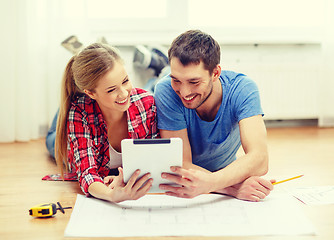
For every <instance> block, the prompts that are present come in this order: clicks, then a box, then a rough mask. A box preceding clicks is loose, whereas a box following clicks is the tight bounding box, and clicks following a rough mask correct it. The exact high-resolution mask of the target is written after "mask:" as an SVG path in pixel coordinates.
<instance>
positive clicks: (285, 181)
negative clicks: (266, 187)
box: [273, 175, 304, 185]
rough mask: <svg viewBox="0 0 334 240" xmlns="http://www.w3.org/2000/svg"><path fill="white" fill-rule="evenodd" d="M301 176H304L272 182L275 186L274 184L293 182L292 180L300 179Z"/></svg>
mask: <svg viewBox="0 0 334 240" xmlns="http://www.w3.org/2000/svg"><path fill="white" fill-rule="evenodd" d="M302 176H304V175H299V176H296V177H292V178H288V179H285V180H282V181H278V182H274V183H273V185H276V184H279V183H283V182H287V181H290V180H293V179H296V178H300V177H302Z"/></svg>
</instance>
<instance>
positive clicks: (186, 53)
mask: <svg viewBox="0 0 334 240" xmlns="http://www.w3.org/2000/svg"><path fill="white" fill-rule="evenodd" d="M173 57H176V58H178V59H179V60H180V62H181V63H182V64H183V65H184V66H187V65H188V64H199V63H200V61H202V62H203V63H204V68H205V69H206V70H209V72H210V74H212V72H213V69H214V68H215V67H216V66H217V64H219V63H220V46H219V44H218V43H217V41H216V40H214V39H213V38H212V37H211V36H210V35H209V34H206V33H204V32H202V31H200V30H189V31H187V32H184V33H182V34H181V35H179V36H178V37H177V38H175V39H174V41H173V42H172V45H171V47H170V48H169V50H168V59H169V62H170V61H171V59H172V58H173Z"/></svg>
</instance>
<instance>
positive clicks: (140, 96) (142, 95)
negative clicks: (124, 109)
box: [130, 88, 154, 104]
mask: <svg viewBox="0 0 334 240" xmlns="http://www.w3.org/2000/svg"><path fill="white" fill-rule="evenodd" d="M130 99H131V103H135V104H136V103H144V104H152V103H154V98H153V95H152V93H150V92H148V91H146V90H145V89H142V88H133V89H132V90H131V93H130Z"/></svg>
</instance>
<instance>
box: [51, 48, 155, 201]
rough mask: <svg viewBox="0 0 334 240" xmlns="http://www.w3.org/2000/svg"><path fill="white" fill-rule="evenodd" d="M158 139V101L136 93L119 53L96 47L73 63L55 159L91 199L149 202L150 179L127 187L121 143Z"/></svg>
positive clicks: (64, 89) (63, 100)
mask: <svg viewBox="0 0 334 240" xmlns="http://www.w3.org/2000/svg"><path fill="white" fill-rule="evenodd" d="M157 135H158V132H157V127H156V108H155V103H154V99H153V97H152V96H151V95H150V94H149V93H148V92H146V91H145V90H142V89H138V88H133V87H132V85H131V82H130V80H129V78H128V75H127V73H126V70H125V68H124V66H123V61H122V59H121V57H120V56H119V54H118V53H117V51H116V49H114V48H112V47H110V46H107V45H103V44H92V45H90V46H88V47H86V48H85V49H83V50H82V51H81V52H80V53H79V54H78V55H76V56H74V57H72V58H71V60H70V61H69V63H68V64H67V66H66V69H65V73H64V77H63V82H62V93H61V104H60V109H59V116H58V121H57V132H56V144H55V149H56V151H55V155H56V161H57V163H58V165H59V166H63V164H64V165H65V167H66V170H67V171H70V172H76V173H77V176H78V181H79V184H80V186H81V189H82V191H83V192H84V193H85V194H86V195H92V196H94V197H96V198H100V199H104V200H107V201H110V202H121V201H124V200H130V199H138V198H140V197H142V196H144V195H145V194H146V193H147V191H148V190H149V189H150V187H151V185H152V179H150V175H149V174H148V173H147V174H145V175H144V176H143V177H141V178H140V179H137V178H138V176H139V174H140V171H139V170H138V171H136V172H135V173H134V174H133V176H132V177H131V178H130V180H129V181H128V183H127V184H125V183H124V182H123V170H122V168H121V166H122V160H121V140H122V139H125V138H155V137H157ZM118 172H119V174H118ZM62 174H63V169H62ZM117 174H118V175H117ZM108 175H113V176H110V177H107V176H108ZM116 175H117V176H116Z"/></svg>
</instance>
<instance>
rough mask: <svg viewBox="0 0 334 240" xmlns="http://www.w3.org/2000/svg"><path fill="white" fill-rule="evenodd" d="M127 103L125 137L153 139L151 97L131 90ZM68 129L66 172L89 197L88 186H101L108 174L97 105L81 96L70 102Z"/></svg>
mask: <svg viewBox="0 0 334 240" xmlns="http://www.w3.org/2000/svg"><path fill="white" fill-rule="evenodd" d="M130 101H131V104H130V107H129V109H128V110H127V119H128V137H129V138H133V139H138V138H139V139H143V138H156V137H157V136H158V130H157V126H156V106H155V102H154V99H153V96H152V95H150V94H149V93H148V92H146V91H145V90H143V89H138V88H133V89H132V91H131V94H130ZM67 125H68V129H67V131H68V162H69V169H70V172H76V174H77V175H78V181H79V184H80V186H81V189H82V191H83V192H84V193H85V194H87V195H89V193H88V187H89V186H90V184H92V183H93V182H103V178H104V177H106V176H108V173H109V171H110V168H109V167H108V165H109V164H108V163H109V161H110V157H109V141H108V134H107V132H108V131H107V127H106V123H105V121H104V119H103V116H102V112H101V109H100V107H99V106H98V104H97V102H96V101H95V100H93V99H91V98H89V97H88V96H86V95H82V96H80V97H78V98H77V99H76V100H75V101H73V102H72V105H71V108H70V111H69V116H68V124H67Z"/></svg>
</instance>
